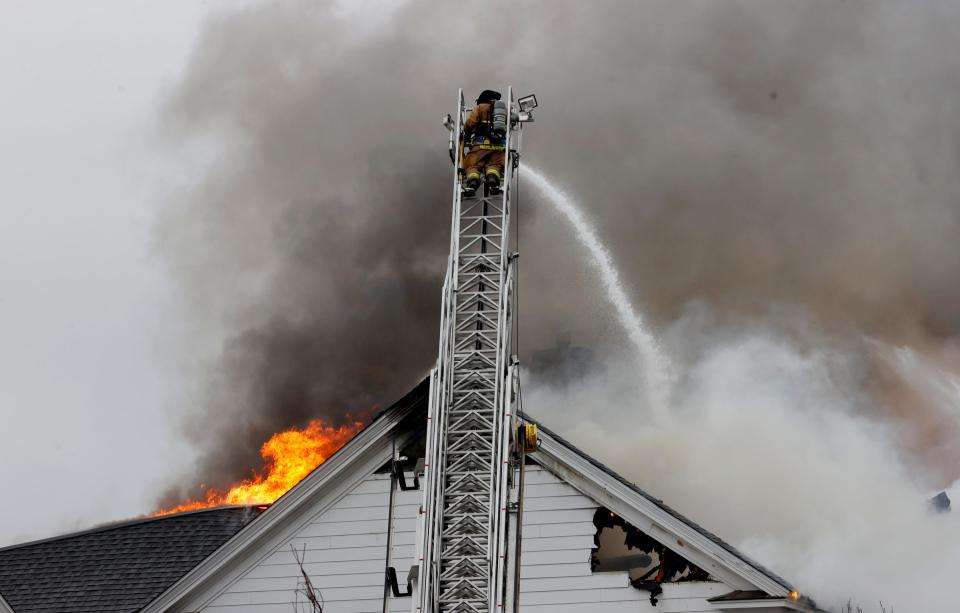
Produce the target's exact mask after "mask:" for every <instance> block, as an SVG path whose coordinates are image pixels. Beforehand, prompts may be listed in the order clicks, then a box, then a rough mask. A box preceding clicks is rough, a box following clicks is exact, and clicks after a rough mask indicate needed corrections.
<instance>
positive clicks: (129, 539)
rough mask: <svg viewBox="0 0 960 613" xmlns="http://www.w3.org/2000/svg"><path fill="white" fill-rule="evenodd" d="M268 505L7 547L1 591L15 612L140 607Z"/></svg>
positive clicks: (122, 611)
mask: <svg viewBox="0 0 960 613" xmlns="http://www.w3.org/2000/svg"><path fill="white" fill-rule="evenodd" d="M263 509H264V507H262V506H261V507H256V506H243V507H221V508H215V509H204V510H201V511H191V512H188V513H180V514H177V515H169V516H165V517H154V518H144V519H137V520H132V521H127V522H121V523H115V524H108V525H105V526H101V527H98V528H94V529H92V530H87V531H85V532H78V533H75V534H68V535H65V536H60V537H55V538H50V539H45V540H42V541H34V542H31V543H25V544H22V545H14V546H12V547H6V548H3V549H0V594H2V595H3V598H5V599H6V601H7V603H9V606H10V607H11V608H12V609H13V610H14V611H16V613H31V612H37V613H41V612H42V613H47V612H51V613H52V612H54V611H57V612H62V611H71V612H75V613H87V612H89V613H94V612H98V613H132V612H133V611H139V610H140V609H142V608H143V607H144V606H146V605H147V604H149V603H150V602H151V601H152V600H153V599H154V598H156V597H157V595H159V594H160V593H161V592H163V591H164V590H165V589H167V588H168V587H169V586H170V585H171V584H173V583H175V582H176V581H177V580H178V579H180V577H182V576H183V575H184V574H185V573H187V572H188V571H189V570H190V569H191V568H193V567H194V566H196V565H197V564H199V563H200V562H201V561H202V560H203V559H204V558H206V557H207V556H209V555H210V554H211V553H213V552H214V551H215V550H216V549H218V548H219V547H220V546H221V545H222V544H223V543H224V542H226V541H227V540H228V539H230V537H232V536H233V535H234V534H236V533H237V532H239V531H240V530H241V529H242V528H244V527H245V526H246V525H247V524H249V523H250V522H252V521H253V520H254V519H256V518H257V517H258V516H259V515H260V513H262V512H263ZM2 610H3V609H2V606H0V611H2Z"/></svg>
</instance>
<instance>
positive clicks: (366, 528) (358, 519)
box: [204, 474, 419, 613]
mask: <svg viewBox="0 0 960 613" xmlns="http://www.w3.org/2000/svg"><path fill="white" fill-rule="evenodd" d="M409 494H417V495H418V497H419V493H418V492H397V493H396V498H395V504H396V507H395V512H396V516H395V520H394V556H395V557H398V558H399V557H402V556H406V557H407V559H410V558H412V556H413V543H414V536H415V535H414V534H413V532H414V530H416V526H415V517H416V512H417V506H416V505H414V506H411V505H410V504H409V503H410V500H408V498H410V496H409ZM389 497H390V477H389V475H381V474H376V475H370V476H369V477H367V479H365V480H364V481H363V482H361V483H360V484H359V485H358V486H357V487H356V488H354V489H353V491H351V492H350V493H349V494H347V495H346V496H344V497H343V498H341V499H340V500H339V501H338V502H336V503H335V504H334V505H333V506H331V507H330V508H329V509H327V510H326V511H324V512H323V513H320V514H319V515H317V516H316V517H314V518H312V519H311V520H310V522H309V523H307V524H306V525H305V526H304V527H303V528H301V529H300V530H299V531H298V532H297V534H296V536H294V537H293V538H292V539H290V540H288V541H287V542H286V543H284V544H283V546H282V547H278V548H277V549H276V550H274V551H273V552H272V553H270V554H269V555H267V556H265V557H264V558H262V559H261V560H260V561H259V562H258V563H257V564H256V565H255V566H254V567H253V568H251V569H250V570H248V571H247V572H245V573H244V574H243V575H242V576H241V577H240V578H239V579H238V580H237V581H235V582H234V583H233V584H231V585H230V587H229V588H227V590H226V591H224V592H223V593H222V594H220V595H219V596H218V597H217V598H215V599H214V600H213V601H212V602H211V603H210V604H209V605H208V606H207V607H205V608H204V611H205V612H207V613H218V612H220V613H234V612H240V611H254V612H256V613H274V612H277V613H279V612H281V611H282V612H283V613H291V611H293V607H292V606H291V603H292V602H293V599H294V590H296V588H297V582H298V580H299V579H300V578H301V576H300V569H299V567H298V566H297V564H296V561H295V560H294V557H293V552H292V551H291V549H290V547H291V545H292V546H293V547H295V548H296V549H297V551H298V552H303V550H304V547H306V563H305V564H304V565H303V568H304V570H306V571H307V573H308V574H309V575H310V579H311V581H312V582H313V584H314V586H315V587H317V588H318V589H319V590H320V592H321V593H322V594H323V598H324V600H325V602H326V604H325V606H324V611H326V612H328V613H380V612H381V611H382V610H383V582H384V565H385V562H386V560H385V555H386V544H387V513H388V500H389ZM418 502H419V500H418ZM407 568H409V562H407V566H406V567H398V571H399V575H400V577H401V579H403V580H405V579H406V571H407ZM406 602H407V603H409V602H410V599H406ZM407 609H409V604H408V605H407Z"/></svg>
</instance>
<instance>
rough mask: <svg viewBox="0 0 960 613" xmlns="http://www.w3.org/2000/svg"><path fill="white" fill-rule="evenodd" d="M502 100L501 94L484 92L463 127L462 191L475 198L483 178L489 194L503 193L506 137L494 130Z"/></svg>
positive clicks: (486, 90)
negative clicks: (496, 107) (495, 111)
mask: <svg viewBox="0 0 960 613" xmlns="http://www.w3.org/2000/svg"><path fill="white" fill-rule="evenodd" d="M497 100H500V92H495V91H493V90H490V89H485V90H483V92H482V93H481V94H480V96H479V97H478V98H477V106H475V107H474V109H473V111H472V112H471V113H470V116H469V117H467V121H466V122H464V124H463V146H464V153H465V154H466V155H465V156H464V158H463V191H464V193H465V194H467V195H473V194H474V193H475V192H476V191H477V188H478V187H480V180H481V178H483V179H484V180H485V181H486V184H487V192H488V193H489V194H499V193H500V182H501V181H502V180H503V163H504V158H505V153H504V150H505V147H504V144H505V143H506V133H505V131H504V132H501V131H499V130H495V129H494V124H493V105H494V104H493V103H494V102H496V101H497Z"/></svg>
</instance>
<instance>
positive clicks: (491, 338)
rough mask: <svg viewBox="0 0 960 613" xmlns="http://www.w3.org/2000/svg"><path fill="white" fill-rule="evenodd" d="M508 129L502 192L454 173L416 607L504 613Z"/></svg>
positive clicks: (429, 611) (436, 612)
mask: <svg viewBox="0 0 960 613" xmlns="http://www.w3.org/2000/svg"><path fill="white" fill-rule="evenodd" d="M508 109H511V110H512V100H510V98H509V95H508ZM465 112H466V109H465V108H464V104H463V94H462V92H461V93H460V99H459V109H458V113H457V118H456V125H455V129H454V130H453V132H454V136H455V140H454V145H455V147H456V151H455V153H454V156H453V157H454V162H455V167H456V169H459V166H460V159H461V157H462V149H461V148H459V147H458V146H456V145H458V144H459V142H460V140H461V139H460V132H461V128H462V125H463V120H464V113H465ZM507 125H510V123H509V122H508V124H507ZM509 132H510V131H509V130H508V135H507V139H506V140H507V142H506V150H507V153H508V155H507V159H506V161H505V165H504V166H505V168H504V176H503V179H502V183H501V185H502V193H499V194H496V195H493V194H488V193H486V190H485V189H484V188H483V187H481V188H480V189H478V190H477V192H476V194H475V195H472V196H469V197H467V196H463V195H462V192H461V188H460V173H459V172H458V171H455V176H454V190H453V219H452V224H451V225H452V228H451V251H450V260H449V262H448V270H447V277H446V280H445V283H444V293H443V312H442V322H441V331H440V356H439V359H438V361H437V366H436V367H435V368H434V370H433V371H432V373H431V383H432V386H431V403H430V409H429V414H428V443H427V454H426V460H425V487H424V507H423V513H424V519H423V525H422V527H421V541H420V546H421V566H420V569H421V570H420V581H421V583H420V586H419V591H420V593H419V598H418V599H417V601H418V602H417V603H415V605H418V606H417V610H419V611H420V612H421V613H475V612H488V613H489V612H496V611H501V610H502V609H501V608H499V607H500V605H502V597H503V593H504V585H505V583H504V581H505V579H504V573H505V568H506V563H505V549H506V534H507V531H506V521H507V520H506V517H507V515H506V511H507V508H506V507H507V493H508V492H507V473H508V468H509V462H508V445H509V441H510V431H511V424H512V419H511V417H510V407H511V402H512V386H511V384H510V377H511V376H512V368H511V365H510V343H511V339H510V332H511V323H510V322H511V312H510V303H511V295H512V284H513V277H512V274H511V270H510V269H511V258H510V254H509V236H510V234H509V229H510V179H511V175H512V172H511V171H512V156H511V155H510V141H511V138H510V134H509Z"/></svg>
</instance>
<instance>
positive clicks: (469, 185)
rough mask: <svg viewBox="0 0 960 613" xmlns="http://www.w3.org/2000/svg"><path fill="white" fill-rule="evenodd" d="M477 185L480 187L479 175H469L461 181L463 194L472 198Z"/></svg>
mask: <svg viewBox="0 0 960 613" xmlns="http://www.w3.org/2000/svg"><path fill="white" fill-rule="evenodd" d="M478 187H480V177H470V178H469V179H467V180H466V181H464V182H463V190H462V191H463V195H464V196H466V197H468V198H472V197H473V196H474V195H475V194H476V193H477V188H478Z"/></svg>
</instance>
